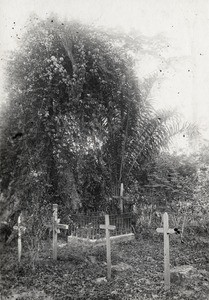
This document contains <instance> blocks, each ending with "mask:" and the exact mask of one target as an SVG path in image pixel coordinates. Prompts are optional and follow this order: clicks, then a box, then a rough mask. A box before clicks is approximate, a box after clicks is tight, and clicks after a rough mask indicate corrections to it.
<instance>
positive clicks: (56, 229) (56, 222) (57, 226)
mask: <svg viewBox="0 0 209 300" xmlns="http://www.w3.org/2000/svg"><path fill="white" fill-rule="evenodd" d="M57 211H58V205H57V204H53V218H52V226H51V225H50V227H52V230H53V242H52V248H53V259H54V260H57V234H58V233H60V229H68V225H64V224H59V223H60V219H58V218H57Z"/></svg>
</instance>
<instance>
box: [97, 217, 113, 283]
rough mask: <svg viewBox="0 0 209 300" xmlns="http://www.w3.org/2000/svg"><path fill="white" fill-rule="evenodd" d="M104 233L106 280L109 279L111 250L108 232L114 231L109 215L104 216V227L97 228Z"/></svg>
mask: <svg viewBox="0 0 209 300" xmlns="http://www.w3.org/2000/svg"><path fill="white" fill-rule="evenodd" d="M99 227H100V228H101V229H105V231H106V247H107V278H108V279H111V250H110V232H109V230H115V229H116V226H114V225H110V219H109V215H105V225H100V226H99Z"/></svg>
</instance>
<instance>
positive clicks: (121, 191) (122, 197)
mask: <svg viewBox="0 0 209 300" xmlns="http://www.w3.org/2000/svg"><path fill="white" fill-rule="evenodd" d="M123 191H124V188H123V183H121V185H120V196H113V198H115V199H120V211H121V212H122V213H123V200H124V199H125V200H126V199H129V197H124V196H123Z"/></svg>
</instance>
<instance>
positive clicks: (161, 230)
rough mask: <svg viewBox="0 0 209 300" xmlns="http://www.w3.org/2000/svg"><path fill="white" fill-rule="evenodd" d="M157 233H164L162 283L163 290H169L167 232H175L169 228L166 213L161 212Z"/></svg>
mask: <svg viewBox="0 0 209 300" xmlns="http://www.w3.org/2000/svg"><path fill="white" fill-rule="evenodd" d="M156 231H157V232H158V233H163V234H164V283H165V291H169V290H170V254H169V234H172V233H176V231H175V230H174V229H169V221H168V214H167V213H166V212H165V213H164V214H163V228H157V229H156Z"/></svg>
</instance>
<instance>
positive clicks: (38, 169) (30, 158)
mask: <svg viewBox="0 0 209 300" xmlns="http://www.w3.org/2000/svg"><path fill="white" fill-rule="evenodd" d="M140 42H141V41H140V39H137V38H135V39H133V37H130V36H126V35H122V34H116V33H112V32H111V33H106V32H104V31H101V30H98V29H95V28H91V27H88V26H83V25H81V24H77V23H71V22H70V23H68V22H66V23H62V22H60V21H58V20H57V19H56V18H55V17H51V18H49V19H48V20H47V21H41V20H38V18H36V17H33V19H31V20H30V23H29V24H28V26H27V32H26V33H25V35H24V37H23V38H22V40H21V42H20V45H19V49H18V50H17V51H15V52H13V53H11V55H10V60H9V62H8V67H7V79H8V84H7V89H8V99H9V104H8V109H7V111H6V114H7V119H6V120H5V123H4V126H3V129H2V146H1V147H2V162H3V161H4V163H2V165H1V168H2V172H1V174H6V176H4V177H3V176H2V191H3V193H5V194H6V196H5V197H6V198H8V199H13V198H14V197H15V198H17V199H21V205H20V206H21V207H25V206H26V205H25V204H26V203H30V202H31V201H32V199H33V197H34V193H36V191H37V190H38V191H39V193H40V199H41V200H40V201H46V203H49V202H56V203H60V204H62V205H67V206H68V207H69V208H71V209H78V207H79V206H80V205H81V204H83V206H84V204H85V206H86V207H87V208H89V207H92V205H93V206H94V209H98V208H99V207H100V204H101V202H102V201H104V202H105V199H106V198H107V196H109V195H111V194H112V192H113V189H114V188H115V187H117V186H119V185H120V182H121V181H124V182H126V184H127V186H129V185H130V184H131V182H132V179H133V178H136V174H138V171H139V169H140V168H142V166H144V165H145V163H146V162H147V161H148V160H150V159H151V158H152V157H153V155H156V154H157V153H159V151H160V149H161V147H162V146H164V145H165V144H166V143H167V142H168V141H169V139H170V138H171V136H172V135H173V134H175V133H176V132H178V131H179V129H180V128H179V127H178V126H177V127H176V126H175V124H178V120H177V122H174V121H173V122H171V120H172V118H173V114H171V113H168V112H162V113H156V112H155V111H154V110H153V108H152V107H151V105H150V103H149V101H148V99H147V97H143V94H142V92H141V91H140V86H139V81H138V78H137V77H136V74H135V69H134V68H135V60H134V56H135V54H136V53H137V52H139V51H140V49H141V48H140ZM145 89H146V90H147V87H146V88H145ZM6 149H7V151H6ZM95 174H96V175H95ZM92 196H93V200H92V201H93V203H90V202H91V201H90V199H91V197H92ZM12 201H13V200H12ZM104 206H105V205H104Z"/></svg>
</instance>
